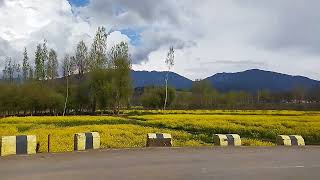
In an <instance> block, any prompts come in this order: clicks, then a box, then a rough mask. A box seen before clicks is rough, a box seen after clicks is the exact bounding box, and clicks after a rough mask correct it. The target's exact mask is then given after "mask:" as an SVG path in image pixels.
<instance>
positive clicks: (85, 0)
mask: <svg viewBox="0 0 320 180" xmlns="http://www.w3.org/2000/svg"><path fill="white" fill-rule="evenodd" d="M68 1H69V3H70V4H71V6H76V7H83V6H86V5H88V4H89V3H90V0H68Z"/></svg>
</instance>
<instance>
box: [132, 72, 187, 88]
mask: <svg viewBox="0 0 320 180" xmlns="http://www.w3.org/2000/svg"><path fill="white" fill-rule="evenodd" d="M165 76H166V72H165V71H161V72H159V71H132V79H133V84H134V87H145V86H151V85H155V86H164V84H165V81H164V80H165ZM168 83H169V86H172V87H175V88H177V89H190V88H191V87H192V80H190V79H188V78H186V77H183V76H181V75H179V74H177V73H174V72H169V82H168Z"/></svg>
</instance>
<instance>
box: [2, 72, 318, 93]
mask: <svg viewBox="0 0 320 180" xmlns="http://www.w3.org/2000/svg"><path fill="white" fill-rule="evenodd" d="M165 76H166V72H164V71H161V72H159V71H132V79H133V84H134V87H135V88H138V87H146V86H152V85H154V86H164V84H165V81H164V79H165ZM86 78H87V77H86ZM74 79H75V81H76V79H77V78H75V77H74ZM205 80H208V81H209V82H211V83H212V85H213V86H214V87H215V88H216V89H218V90H219V91H222V92H227V91H240V90H244V91H249V92H257V91H258V90H269V91H273V92H281V91H282V92H283V91H290V90H292V89H294V88H297V87H303V88H305V89H313V88H320V81H317V80H313V79H309V78H307V77H303V76H291V75H287V74H281V73H277V72H271V71H264V70H259V69H251V70H247V71H243V72H236V73H217V74H215V75H213V76H210V77H208V78H205ZM57 81H58V82H60V83H63V79H62V78H59V79H57ZM0 83H1V80H0ZM192 83H193V81H192V80H190V79H188V78H186V77H183V76H181V75H179V74H177V73H174V72H170V73H169V86H171V87H175V88H177V89H191V87H192Z"/></svg>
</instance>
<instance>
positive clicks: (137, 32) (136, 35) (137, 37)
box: [108, 28, 143, 46]
mask: <svg viewBox="0 0 320 180" xmlns="http://www.w3.org/2000/svg"><path fill="white" fill-rule="evenodd" d="M114 31H120V32H121V33H122V34H125V35H127V36H128V37H129V38H130V42H131V44H132V45H134V46H139V45H141V32H142V31H143V28H126V29H111V30H110V31H109V33H108V34H110V33H112V32H114Z"/></svg>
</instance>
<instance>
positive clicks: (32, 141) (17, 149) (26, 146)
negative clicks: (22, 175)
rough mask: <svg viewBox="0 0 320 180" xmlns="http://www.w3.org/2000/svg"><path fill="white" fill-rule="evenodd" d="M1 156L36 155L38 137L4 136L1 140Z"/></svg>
mask: <svg viewBox="0 0 320 180" xmlns="http://www.w3.org/2000/svg"><path fill="white" fill-rule="evenodd" d="M0 149H1V153H0V155H1V156H8V155H15V154H18V155H19V154H36V149H37V137H36V136H34V135H20V136H2V137H1V138H0Z"/></svg>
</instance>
